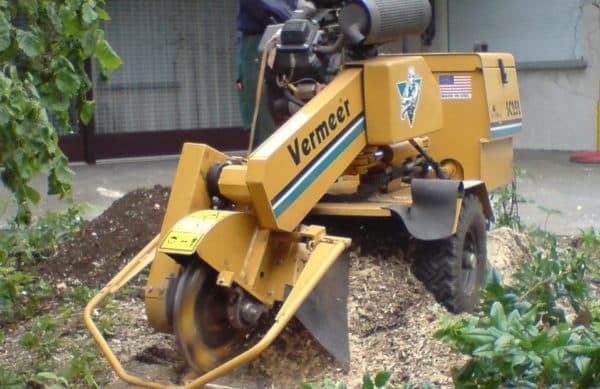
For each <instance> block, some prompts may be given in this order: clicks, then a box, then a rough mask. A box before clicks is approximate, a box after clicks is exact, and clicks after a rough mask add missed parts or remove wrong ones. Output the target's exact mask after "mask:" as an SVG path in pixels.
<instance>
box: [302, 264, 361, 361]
mask: <svg viewBox="0 0 600 389" xmlns="http://www.w3.org/2000/svg"><path fill="white" fill-rule="evenodd" d="M349 276H350V259H349V256H348V253H346V252H344V253H343V254H342V255H341V256H340V257H339V258H338V259H337V260H336V261H335V263H334V264H333V265H332V266H331V268H330V269H329V270H328V271H327V273H326V274H325V275H324V276H323V278H322V279H321V281H320V282H319V283H318V284H317V286H316V287H315V289H313V291H312V292H311V294H310V295H309V296H308V298H307V299H306V300H305V301H304V303H303V304H302V306H301V307H300V309H298V311H297V312H296V317H297V318H298V319H299V320H300V322H301V323H302V324H303V325H304V326H305V327H306V329H307V330H308V331H309V332H310V333H311V334H312V335H313V336H314V337H315V339H316V340H317V341H318V342H319V343H320V344H321V345H322V346H323V347H324V348H325V350H327V351H328V352H329V353H330V354H331V355H332V356H333V357H334V358H335V360H336V361H337V362H338V363H339V364H340V365H341V366H342V367H343V368H344V369H348V368H349V367H350V346H349V342H348V309H347V306H348V293H349V286H348V284H349Z"/></svg>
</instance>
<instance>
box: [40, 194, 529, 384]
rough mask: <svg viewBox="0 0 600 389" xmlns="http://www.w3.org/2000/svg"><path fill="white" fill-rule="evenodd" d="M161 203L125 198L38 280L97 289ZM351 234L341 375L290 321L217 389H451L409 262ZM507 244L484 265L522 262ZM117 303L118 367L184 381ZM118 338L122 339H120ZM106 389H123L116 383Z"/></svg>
mask: <svg viewBox="0 0 600 389" xmlns="http://www.w3.org/2000/svg"><path fill="white" fill-rule="evenodd" d="M168 194H169V188H164V187H160V186H155V187H154V188H151V189H139V190H135V191H133V192H130V193H128V194H126V195H125V196H124V197H122V198H121V199H119V200H117V201H115V203H114V204H113V205H112V206H111V207H110V208H108V209H107V210H106V211H105V212H104V213H103V214H102V215H100V216H99V217H98V218H96V219H94V220H92V221H90V222H89V223H88V224H87V225H86V226H85V227H84V228H83V229H82V230H81V231H80V232H79V233H78V234H77V235H76V236H75V237H74V238H73V239H71V240H70V241H68V242H67V243H65V244H63V245H62V246H61V248H60V249H59V250H58V251H57V252H56V253H54V255H53V256H52V257H51V258H49V259H48V260H47V261H45V262H44V264H43V265H42V266H40V267H39V269H38V271H39V273H40V274H41V275H43V277H44V278H48V277H50V278H51V279H52V280H53V281H54V285H57V284H59V283H66V284H67V285H84V286H88V287H94V288H97V287H101V286H103V285H104V284H105V283H106V282H107V281H108V280H109V279H110V278H111V277H112V276H113V275H114V274H116V272H118V270H119V269H120V268H122V267H123V266H124V265H125V264H126V263H127V262H128V261H129V260H130V259H131V258H132V257H133V255H135V254H136V253H137V252H138V251H139V250H140V249H141V248H142V247H143V246H144V245H146V243H147V242H149V241H150V240H151V239H152V238H153V237H154V236H155V234H157V233H158V231H159V229H160V225H161V222H162V218H163V216H164V212H165V208H166V203H167V199H168ZM355 227H357V230H356V231H357V233H356V234H353V235H354V236H352V237H353V238H354V243H353V246H352V248H351V251H350V263H351V268H350V297H349V301H348V309H349V330H350V334H349V338H350V352H351V364H350V368H349V369H348V370H343V369H341V368H340V367H339V366H338V365H336V363H335V362H334V361H333V360H332V358H331V357H330V356H329V355H328V354H327V353H326V352H325V351H324V350H323V349H322V347H321V346H320V345H319V344H318V343H317V342H316V341H315V340H314V339H313V338H312V336H311V335H310V334H309V333H308V332H307V331H306V330H305V329H304V328H303V327H302V325H301V324H299V322H298V321H296V320H293V321H292V322H291V323H290V324H289V325H288V326H287V328H286V329H285V330H284V332H283V333H282V334H281V335H280V336H279V337H278V338H277V340H276V341H275V342H274V343H273V344H272V345H271V346H270V347H269V348H268V349H267V350H266V351H265V352H264V353H262V354H261V356H260V357H259V358H258V359H257V360H255V361H253V362H251V363H249V364H248V365H246V366H244V367H242V368H240V369H238V370H236V371H235V372H234V373H232V374H230V375H228V376H227V377H224V378H223V379H220V380H219V383H220V384H221V385H228V386H230V387H234V388H237V387H244V388H264V387H274V388H284V387H293V386H297V385H298V384H299V383H301V382H322V380H323V379H324V378H326V377H327V378H331V379H333V380H337V381H340V382H345V383H347V384H349V385H350V387H356V386H360V382H361V379H362V375H363V374H364V372H365V371H367V369H368V370H369V371H370V372H371V373H376V372H379V371H383V370H387V371H390V372H392V373H393V380H394V381H393V383H396V384H399V383H400V382H402V381H404V380H410V381H411V382H415V383H418V382H420V381H423V380H424V381H429V382H431V383H433V384H434V385H435V386H436V387H450V386H451V378H450V371H451V368H452V367H453V366H457V365H460V364H462V363H464V361H465V360H464V357H462V356H460V355H458V354H456V353H454V352H452V350H450V349H449V348H448V347H447V346H446V345H444V344H443V343H441V342H440V341H437V340H435V339H434V338H433V337H432V335H433V333H434V332H435V331H436V329H437V320H438V318H439V317H441V316H442V315H449V314H448V312H447V311H446V310H445V309H444V308H443V307H441V306H440V305H439V304H438V303H437V302H436V301H435V299H434V298H433V296H432V295H431V294H430V293H429V292H428V291H427V290H426V289H425V287H424V285H423V284H422V283H421V282H420V281H418V280H417V279H416V278H415V277H414V276H413V273H412V272H411V263H410V261H408V260H407V259H406V258H404V256H403V252H404V250H403V249H405V247H404V248H400V247H398V241H397V238H396V236H395V234H392V233H390V230H389V229H386V228H380V229H375V230H363V229H362V226H355ZM515 236H516V235H514V233H512V232H511V231H510V230H503V231H502V232H500V233H498V235H496V233H495V231H492V232H491V233H490V247H489V249H488V256H489V258H490V261H491V262H492V264H493V265H496V266H498V265H500V266H501V270H502V271H503V272H504V273H506V274H507V275H508V274H510V272H511V269H512V268H513V266H514V264H515V262H514V261H516V260H521V259H522V258H523V257H522V256H521V255H520V254H519V253H522V252H523V250H522V249H523V248H524V243H523V241H522V239H521V238H520V237H518V236H517V237H515ZM496 244H497V245H496ZM495 245H496V246H495ZM525 252H526V251H525ZM119 304H120V306H121V307H120V308H119V310H120V311H122V312H124V313H125V314H129V315H131V316H133V317H132V318H131V320H129V322H131V321H133V322H134V323H135V326H134V327H135V330H134V329H133V328H114V333H115V336H114V337H113V338H112V339H111V344H112V346H113V347H115V348H116V349H117V350H118V351H122V352H123V353H122V355H121V359H122V361H123V362H124V364H125V366H126V368H127V369H128V370H129V371H131V372H142V374H143V375H144V376H145V377H146V378H147V379H151V380H153V379H155V380H161V381H162V380H165V379H171V380H172V379H173V377H176V378H178V379H182V377H183V376H184V375H185V373H186V372H185V371H182V360H181V359H177V358H176V357H175V356H176V355H177V347H176V345H175V340H174V337H173V336H171V335H164V334H157V333H154V332H153V330H152V329H150V328H149V327H147V326H145V313H144V308H143V304H144V303H143V301H142V300H141V299H139V298H134V299H130V298H129V299H127V300H122V301H120V302H119ZM126 322H127V321H126ZM132 330H134V331H133V332H132ZM122 331H123V332H125V335H119V333H120V332H122ZM142 340H143V341H142ZM109 387H111V388H120V387H127V386H124V384H122V383H120V381H118V380H116V381H114V382H113V384H112V385H110V386H109Z"/></svg>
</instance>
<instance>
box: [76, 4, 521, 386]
mask: <svg viewBox="0 0 600 389" xmlns="http://www.w3.org/2000/svg"><path fill="white" fill-rule="evenodd" d="M430 16H431V9H430V3H429V1H428V0H352V1H315V2H312V3H310V2H306V5H305V6H304V7H303V8H302V9H299V10H296V11H295V12H294V14H293V17H292V18H291V19H290V20H288V21H287V22H285V23H283V24H279V25H273V26H270V27H269V28H268V29H267V31H266V32H265V34H264V36H263V39H262V41H261V44H260V48H259V50H260V53H259V57H260V58H262V66H261V68H262V73H261V74H262V75H264V86H265V91H264V96H266V100H267V103H268V104H267V105H268V107H269V110H270V113H271V115H272V116H273V117H274V119H275V121H276V123H277V126H278V129H277V130H276V131H275V132H274V133H273V134H272V135H271V136H270V137H269V138H268V139H267V140H266V141H265V142H264V143H263V144H261V145H260V146H259V147H258V148H256V149H255V150H254V151H253V152H251V153H250V154H249V155H248V157H247V158H242V157H232V156H229V155H227V154H224V153H222V152H219V151H217V150H215V149H213V148H211V147H209V146H207V145H204V144H192V143H187V144H185V145H184V146H183V150H182V153H181V156H180V160H179V164H178V167H177V171H176V174H175V178H174V181H173V185H172V190H171V195H170V198H169V202H168V207H167V210H166V214H165V218H164V222H163V224H162V228H161V231H160V234H159V235H158V236H157V237H156V238H155V239H154V240H153V241H152V242H150V243H149V244H148V245H147V246H146V248H145V249H144V250H143V251H142V252H140V253H139V254H138V255H137V256H136V257H135V258H134V259H133V260H132V261H131V262H130V263H129V264H128V265H127V266H126V267H125V268H124V269H123V270H121V272H120V273H118V274H117V276H115V278H113V279H112V280H111V281H110V282H109V284H108V285H106V287H105V288H103V289H102V290H101V291H100V293H99V294H98V295H97V296H95V297H94V298H93V299H92V301H91V302H90V303H89V304H88V306H87V307H86V310H85V312H84V319H85V322H86V326H87V327H88V329H89V330H90V332H91V333H92V335H93V336H94V338H95V339H96V341H97V343H98V345H99V347H100V349H101V350H102V352H103V353H104V354H105V355H106V357H107V359H108V360H109V362H110V363H111V365H112V366H113V368H114V369H115V370H116V371H117V373H118V374H119V376H120V377H121V378H122V379H123V380H125V381H127V382H129V383H131V384H135V385H139V386H145V387H150V388H163V387H165V386H164V385H162V384H159V383H154V382H147V381H144V380H142V379H140V378H138V377H136V376H134V375H131V374H130V373H128V372H127V371H125V370H124V369H123V367H122V365H121V364H120V362H119V361H118V359H117V358H116V356H115V355H114V353H113V352H112V351H111V349H110V348H109V347H108V344H107V342H106V341H105V340H104V339H103V337H102V335H101V333H100V332H99V331H98V329H97V327H96V326H95V325H94V323H93V321H92V312H93V310H94V309H95V307H97V306H98V304H99V303H100V302H101V301H102V300H103V299H104V298H105V297H106V296H107V295H109V294H112V293H115V292H117V290H118V289H119V288H121V287H122V286H123V285H124V284H126V283H127V282H128V281H129V280H130V279H131V278H132V277H134V276H135V275H136V274H138V273H139V272H140V271H141V270H143V269H144V268H145V267H146V266H149V265H151V269H150V273H149V276H148V281H147V287H146V289H145V303H146V312H147V315H148V321H149V324H150V325H151V326H152V327H153V328H154V329H156V330H158V331H162V332H167V333H174V334H175V338H176V341H177V343H178V348H179V350H180V352H181V353H182V355H183V357H184V358H185V360H186V361H187V363H188V364H189V366H190V367H191V368H192V369H193V370H195V371H196V372H197V373H198V378H196V379H194V380H193V381H192V382H189V383H188V384H186V385H185V387H186V388H191V387H198V386H201V385H203V384H205V383H207V382H210V381H212V380H214V379H216V378H218V377H220V376H222V375H224V374H227V373H228V372H230V371H231V370H232V369H234V368H236V367H238V366H240V365H241V364H243V363H246V362H248V361H250V360H252V359H254V358H256V357H257V356H258V355H259V354H260V352H261V351H262V350H264V349H265V348H266V347H267V346H268V345H269V344H270V343H271V342H272V341H273V340H274V339H275V338H276V337H277V336H278V334H279V333H280V332H281V331H282V330H283V329H284V327H285V325H286V324H287V323H288V322H289V320H290V319H291V318H292V317H294V316H296V317H297V318H298V319H299V320H300V321H301V322H302V323H303V324H304V326H305V327H306V328H307V329H308V330H309V331H310V332H311V333H312V334H313V335H314V337H315V338H316V339H317V340H318V341H319V342H320V343H321V344H322V345H323V346H324V348H325V349H326V350H327V351H328V352H330V353H331V354H332V355H333V356H334V357H335V359H336V360H338V361H339V362H340V363H342V364H346V365H347V364H348V362H349V359H350V355H349V347H348V323H347V320H348V319H347V312H346V299H347V295H348V266H349V265H348V261H347V258H346V255H345V251H346V249H347V248H348V247H349V245H350V239H349V238H347V237H342V236H332V235H328V233H327V229H326V227H327V222H328V221H329V220H340V219H342V220H348V221H349V222H352V220H354V218H369V219H370V220H382V221H383V220H384V219H388V220H392V221H393V223H394V224H393V225H394V226H395V228H394V229H393V230H390V232H389V233H390V234H397V235H398V236H399V237H405V238H406V239H407V240H410V241H411V242H412V245H413V246H414V247H415V249H414V257H415V264H414V271H415V274H416V276H417V277H418V278H419V279H421V280H422V281H423V282H424V283H425V285H426V286H427V287H428V289H429V290H431V291H432V293H433V294H434V295H435V297H436V298H437V300H438V301H439V302H440V303H442V304H443V305H445V306H446V307H447V308H448V309H449V310H451V311H454V312H459V311H468V310H470V309H472V308H473V307H474V306H475V305H476V304H477V302H478V295H477V289H478V287H480V286H481V285H482V283H483V281H484V276H485V272H486V264H487V258H486V230H487V226H488V225H489V224H488V222H489V221H490V220H492V218H493V215H492V210H491V207H490V203H489V199H488V191H490V190H493V189H495V188H497V187H499V186H501V185H505V184H508V183H510V182H511V180H512V158H513V151H512V150H513V149H512V135H513V134H515V133H516V132H517V131H519V130H520V128H521V110H520V103H519V91H518V84H517V74H516V71H515V63H514V59H513V57H512V56H511V55H510V54H506V53H487V52H486V53H440V54H419V55H413V54H402V55H385V54H380V53H378V51H380V49H381V45H382V44H384V43H388V42H391V41H393V40H397V39H398V38H399V37H401V36H403V35H406V34H412V33H420V32H422V31H423V30H424V29H425V28H426V27H427V25H428V24H429V22H430ZM261 78H262V77H261ZM262 81H263V80H261V83H260V85H259V86H262V85H263V82H262ZM313 220H319V221H320V222H319V223H318V224H322V225H317V224H312V222H311V221H313Z"/></svg>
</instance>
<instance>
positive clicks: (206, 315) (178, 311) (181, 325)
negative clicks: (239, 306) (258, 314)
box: [173, 262, 247, 372]
mask: <svg viewBox="0 0 600 389" xmlns="http://www.w3.org/2000/svg"><path fill="white" fill-rule="evenodd" d="M215 280H216V272H215V271H214V270H212V269H210V268H208V267H207V266H206V265H204V264H202V263H198V262H193V263H191V264H190V265H187V266H186V268H185V269H184V270H183V272H182V273H181V274H180V276H179V280H178V282H177V287H176V291H175V296H174V304H173V329H174V331H175V336H176V339H177V343H178V344H179V347H180V348H181V351H182V353H183V355H184V357H185V359H186V361H187V362H188V364H189V366H190V367H191V368H192V369H194V370H195V371H197V372H206V371H208V370H210V369H212V368H214V367H215V366H217V365H219V364H221V363H222V362H224V361H226V360H228V359H230V358H231V357H232V356H234V355H235V354H237V352H238V351H239V350H240V348H241V347H242V344H243V341H244V335H245V334H246V333H247V332H246V331H244V330H240V329H236V328H234V327H233V326H231V324H230V322H229V320H228V318H227V306H228V301H229V293H228V288H223V287H220V286H218V285H216V284H215Z"/></svg>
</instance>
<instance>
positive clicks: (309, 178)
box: [273, 116, 365, 218]
mask: <svg viewBox="0 0 600 389" xmlns="http://www.w3.org/2000/svg"><path fill="white" fill-rule="evenodd" d="M364 130H365V117H364V116H361V117H360V118H359V119H358V120H357V121H356V122H355V123H354V124H353V125H352V126H351V127H350V128H349V129H348V130H347V131H346V132H345V133H344V134H343V135H342V136H340V137H339V138H338V139H336V140H335V141H334V144H333V145H332V147H329V148H328V149H327V150H326V151H325V152H324V153H323V154H322V155H320V156H319V157H318V159H317V160H316V161H315V163H314V164H313V165H312V166H311V167H310V169H308V170H307V171H305V172H304V173H303V174H302V175H301V176H300V177H298V179H297V181H296V182H295V183H294V185H293V186H291V187H290V188H289V189H288V190H287V191H286V192H285V193H283V194H282V195H281V197H279V199H278V200H277V202H276V203H275V204H274V205H273V214H274V215H275V217H276V218H277V217H279V216H280V215H281V214H282V213H283V212H285V210H286V209H288V208H289V206H290V205H291V204H292V203H293V202H294V201H296V199H297V198H298V197H300V195H301V194H302V193H303V192H304V191H305V190H306V188H308V187H309V186H310V185H311V184H312V183H313V182H314V181H315V180H316V179H317V177H318V176H319V175H320V174H321V173H323V172H324V171H325V169H327V168H328V167H329V165H331V163H332V162H333V161H334V160H335V158H336V157H337V156H338V155H339V154H340V153H341V152H342V151H343V150H344V149H346V148H347V147H348V146H349V145H350V144H351V143H352V142H353V141H354V140H355V139H356V138H357V137H358V136H359V135H360V134H361V133H362V132H363V131H364Z"/></svg>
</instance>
